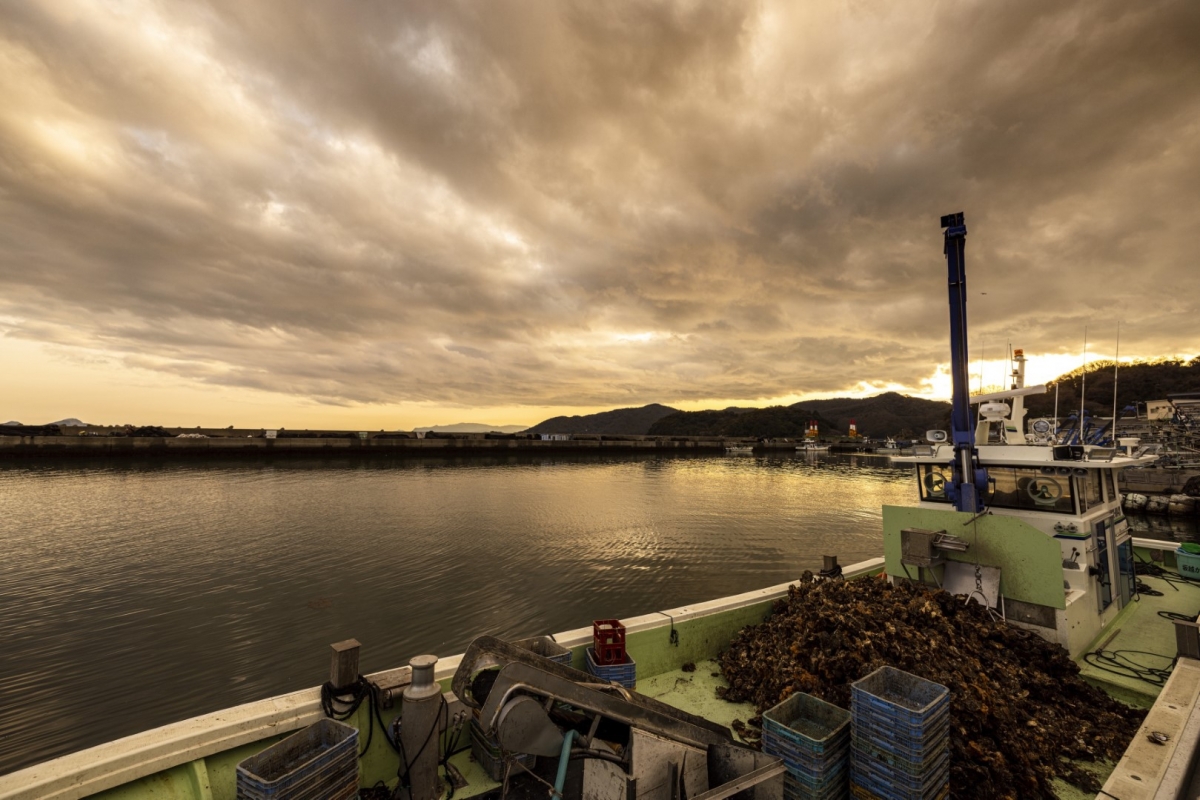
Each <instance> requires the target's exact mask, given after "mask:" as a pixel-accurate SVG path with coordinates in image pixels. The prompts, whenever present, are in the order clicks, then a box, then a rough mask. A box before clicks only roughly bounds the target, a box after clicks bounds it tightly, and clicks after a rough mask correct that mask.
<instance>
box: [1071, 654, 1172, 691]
mask: <svg viewBox="0 0 1200 800" xmlns="http://www.w3.org/2000/svg"><path fill="white" fill-rule="evenodd" d="M1130 655H1142V656H1150V657H1152V658H1160V659H1162V660H1164V661H1167V662H1169V664H1168V666H1166V667H1153V666H1149V665H1147V664H1142V663H1139V662H1138V661H1136V660H1135V659H1133V658H1131V657H1130ZM1083 659H1084V661H1086V662H1087V663H1088V664H1091V665H1092V666H1093V667H1095V668H1096V669H1099V670H1103V671H1105V672H1111V673H1112V674H1114V675H1121V676H1123V677H1126V678H1133V679H1135V680H1139V681H1145V682H1146V683H1149V684H1152V685H1154V686H1163V685H1165V684H1166V682H1167V678H1169V677H1170V676H1171V671H1172V670H1173V669H1175V662H1176V661H1177V660H1179V657H1178V656H1174V657H1172V656H1164V655H1162V654H1160V653H1150V652H1147V651H1145V650H1094V651H1092V652H1091V653H1087V654H1086V655H1084V657H1083Z"/></svg>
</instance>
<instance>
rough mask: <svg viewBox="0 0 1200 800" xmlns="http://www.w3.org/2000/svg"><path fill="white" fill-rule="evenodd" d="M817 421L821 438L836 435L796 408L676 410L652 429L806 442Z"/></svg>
mask: <svg viewBox="0 0 1200 800" xmlns="http://www.w3.org/2000/svg"><path fill="white" fill-rule="evenodd" d="M813 420H815V421H816V423H817V430H818V431H819V432H820V434H821V435H822V436H837V435H840V434H842V433H844V432H845V429H841V430H838V429H837V426H836V425H834V424H833V423H832V422H831V421H830V420H828V419H826V418H825V417H824V416H822V415H821V414H819V413H818V412H816V411H813V410H811V409H804V408H797V407H795V406H790V407H789V406H770V407H768V408H739V407H737V406H731V407H729V408H726V409H722V410H720V411H676V412H675V413H674V414H671V415H669V416H665V417H663V418H662V419H660V420H659V421H658V422H656V423H654V425H653V426H651V428H650V433H651V434H653V435H655V436H739V437H751V438H756V439H762V438H766V439H803V438H804V434H805V432H806V431H807V430H808V424H809V422H810V421H813Z"/></svg>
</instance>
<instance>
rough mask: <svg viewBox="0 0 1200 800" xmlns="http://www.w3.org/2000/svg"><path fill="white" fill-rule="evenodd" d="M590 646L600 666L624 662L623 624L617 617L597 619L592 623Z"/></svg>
mask: <svg viewBox="0 0 1200 800" xmlns="http://www.w3.org/2000/svg"><path fill="white" fill-rule="evenodd" d="M592 646H593V648H594V649H595V651H596V660H597V661H598V662H599V664H600V666H611V665H613V664H624V663H625V626H624V625H622V624H621V620H619V619H598V620H596V621H595V622H593V623H592Z"/></svg>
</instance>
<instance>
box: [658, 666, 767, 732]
mask: <svg viewBox="0 0 1200 800" xmlns="http://www.w3.org/2000/svg"><path fill="white" fill-rule="evenodd" d="M714 673H716V674H715V675H714ZM728 685H729V684H728V683H726V681H725V679H724V678H722V677H721V675H720V668H719V667H718V666H717V662H716V661H712V660H709V661H698V662H696V671H695V672H684V671H683V670H681V669H677V670H672V671H671V672H664V673H663V674H661V675H655V676H654V677H652V678H647V679H645V680H641V681H638V685H637V690H638V691H639V692H641V693H642V694H644V695H646V696H647V697H653V698H654V699H655V700H660V701H662V702H664V703H667V704H668V705H672V706H675V707H676V708H678V709H681V710H683V711H687V712H688V713H690V714H696V715H697V716H701V717H704V718H705V719H708V720H711V721H713V722H716V723H718V724H720V725H725V726H729V725H732V724H733V721H734V720H735V719H740V720H741V721H742V722H746V721H748V720H749V719H750V718H751V717H753V716H754V713H755V712H754V704H753V703H729V702H726V701H724V700H722V699H720V698H719V697H717V687H719V686H728Z"/></svg>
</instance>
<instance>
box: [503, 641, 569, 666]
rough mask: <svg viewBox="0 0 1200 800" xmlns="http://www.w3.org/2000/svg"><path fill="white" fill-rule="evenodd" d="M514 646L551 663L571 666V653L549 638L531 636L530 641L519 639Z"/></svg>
mask: <svg viewBox="0 0 1200 800" xmlns="http://www.w3.org/2000/svg"><path fill="white" fill-rule="evenodd" d="M513 644H515V645H516V646H517V647H520V648H523V649H525V650H528V651H530V652H531V653H533V654H534V655H539V656H541V657H542V658H548V659H550V660H551V661H554V662H557V663H559V664H565V665H567V666H568V667H569V666H571V651H570V650H569V649H567V648H566V647H563V646H562V645H561V644H559V643H558V642H556V641H554V640H553V639H551V638H550V637H549V636H531V637H529V638H528V639H518V640H517V641H515V642H513Z"/></svg>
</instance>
